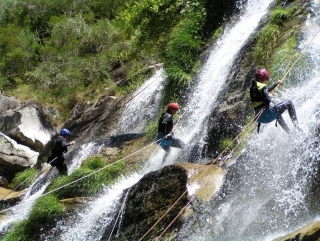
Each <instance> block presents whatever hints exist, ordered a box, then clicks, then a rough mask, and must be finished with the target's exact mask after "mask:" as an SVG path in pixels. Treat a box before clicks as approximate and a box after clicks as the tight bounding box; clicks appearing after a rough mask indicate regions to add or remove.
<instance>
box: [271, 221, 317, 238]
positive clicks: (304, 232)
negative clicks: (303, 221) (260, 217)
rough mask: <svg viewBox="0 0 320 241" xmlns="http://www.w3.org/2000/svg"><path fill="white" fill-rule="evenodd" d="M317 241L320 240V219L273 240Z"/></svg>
mask: <svg viewBox="0 0 320 241" xmlns="http://www.w3.org/2000/svg"><path fill="white" fill-rule="evenodd" d="M313 240H314V241H316V240H320V221H317V222H314V223H311V224H309V225H307V226H304V227H303V228H301V229H298V230H297V231H294V232H292V233H291V234H288V235H286V236H284V237H281V238H277V239H275V240H273V241H313Z"/></svg>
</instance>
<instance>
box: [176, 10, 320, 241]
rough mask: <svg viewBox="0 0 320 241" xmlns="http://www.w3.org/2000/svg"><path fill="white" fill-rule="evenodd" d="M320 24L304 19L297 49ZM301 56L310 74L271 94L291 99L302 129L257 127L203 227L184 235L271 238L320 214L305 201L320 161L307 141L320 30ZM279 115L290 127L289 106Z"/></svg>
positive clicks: (221, 239) (317, 102)
mask: <svg viewBox="0 0 320 241" xmlns="http://www.w3.org/2000/svg"><path fill="white" fill-rule="evenodd" d="M315 6H317V5H315ZM317 7H319V6H317ZM318 10H319V9H318V8H317V10H316V12H318ZM317 17H318V18H319V16H317ZM319 27H320V26H319V21H317V20H315V19H314V18H313V19H312V18H311V19H309V21H307V22H306V24H305V27H304V31H305V34H304V40H303V41H302V42H301V44H300V49H303V48H304V47H305V46H306V45H307V44H308V43H309V42H310V41H311V39H312V38H313V37H314V36H315V34H316V33H317V32H318V30H319ZM305 56H308V58H309V60H310V61H311V63H312V65H313V66H312V67H311V68H310V77H309V78H307V79H301V80H300V82H301V83H300V84H299V86H297V87H292V86H291V87H290V86H289V87H288V86H287V88H286V89H283V88H280V89H279V90H278V91H277V94H278V96H277V98H275V102H276V103H278V102H279V101H280V100H285V99H290V100H292V101H293V103H294V104H295V107H296V111H297V116H298V120H299V122H300V127H301V128H302V130H303V132H295V131H293V132H292V133H291V134H290V135H287V134H286V133H285V132H284V131H283V130H282V129H281V127H278V128H276V127H275V126H274V123H273V124H268V125H263V126H262V129H261V133H260V134H255V135H253V136H252V138H251V140H250V141H249V143H248V146H247V148H246V150H245V151H244V152H243V154H242V156H241V157H240V158H239V159H238V160H236V162H235V163H234V164H232V165H231V166H230V167H229V169H230V171H231V172H232V173H233V174H232V175H231V174H230V178H231V179H229V183H226V185H225V189H224V190H223V191H222V192H221V193H220V195H219V197H218V198H217V199H216V200H215V201H213V203H212V204H211V205H210V206H211V207H207V208H208V209H209V210H210V211H207V212H206V213H205V214H204V213H201V217H198V218H199V220H198V222H199V223H200V226H201V232H200V233H199V234H194V233H193V234H191V233H190V234H189V236H188V238H187V239H184V240H192V241H200V240H208V239H207V237H210V240H217V241H233V240H241V241H257V240H259V241H270V240H273V239H274V238H277V237H281V236H282V235H284V234H287V233H289V232H291V231H294V230H296V229H298V228H300V227H302V226H304V225H306V224H308V223H311V222H313V221H315V220H320V217H319V216H320V215H318V214H316V213H314V212H313V211H312V210H310V207H309V206H308V204H307V203H306V197H307V195H308V194H309V193H308V190H309V185H310V178H311V176H312V172H313V170H312V166H314V165H313V163H311V162H310V161H312V160H313V161H314V160H316V161H319V159H318V158H313V159H312V158H310V157H317V156H319V150H318V149H311V148H310V147H309V143H311V142H312V139H314V138H315V137H314V136H313V130H314V127H315V126H316V125H319V120H318V118H319V116H316V112H317V111H319V106H320V96H319V95H320V94H319V89H320V77H319V76H320V34H318V36H316V38H315V39H314V40H313V41H312V43H311V45H310V46H309V47H308V49H307V50H306V53H305ZM289 78H290V77H289ZM287 81H288V80H287ZM283 117H284V118H285V120H286V122H287V124H288V125H289V126H290V128H293V125H292V123H291V120H290V118H289V117H288V113H287V112H285V113H284V114H283ZM316 138H317V137H316ZM185 225H186V226H185V227H184V228H183V229H182V230H181V231H180V232H181V234H183V233H184V232H187V231H186V229H187V228H188V227H189V226H187V224H185Z"/></svg>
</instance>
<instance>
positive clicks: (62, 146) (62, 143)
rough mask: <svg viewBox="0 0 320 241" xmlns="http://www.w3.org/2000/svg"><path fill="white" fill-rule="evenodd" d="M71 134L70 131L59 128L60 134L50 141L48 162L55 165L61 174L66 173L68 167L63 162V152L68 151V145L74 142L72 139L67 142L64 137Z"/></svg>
mask: <svg viewBox="0 0 320 241" xmlns="http://www.w3.org/2000/svg"><path fill="white" fill-rule="evenodd" d="M70 135H71V132H70V131H69V130H67V129H61V131H60V135H59V136H58V137H56V138H55V139H54V140H53V142H52V149H51V156H50V157H49V158H48V163H49V164H50V165H51V166H53V167H56V168H57V169H58V171H59V172H60V173H61V174H67V173H68V168H67V165H66V164H65V159H64V156H63V154H64V153H66V152H68V146H69V145H73V144H75V142H74V141H72V142H70V144H67V140H66V138H68V137H69V136H70Z"/></svg>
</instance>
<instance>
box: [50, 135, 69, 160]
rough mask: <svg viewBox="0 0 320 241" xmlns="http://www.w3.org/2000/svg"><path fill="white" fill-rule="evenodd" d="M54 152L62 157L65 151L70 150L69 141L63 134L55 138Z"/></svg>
mask: <svg viewBox="0 0 320 241" xmlns="http://www.w3.org/2000/svg"><path fill="white" fill-rule="evenodd" d="M51 152H52V154H53V155H55V156H57V157H60V156H62V155H63V153H64V152H68V148H67V141H66V139H65V138H63V137H62V136H58V137H57V138H55V139H54V140H53V148H52V151H51Z"/></svg>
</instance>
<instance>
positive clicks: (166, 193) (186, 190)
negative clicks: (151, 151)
mask: <svg viewBox="0 0 320 241" xmlns="http://www.w3.org/2000/svg"><path fill="white" fill-rule="evenodd" d="M204 173H205V174H206V175H203V174H204ZM224 175H225V171H224V170H223V169H221V168H219V167H217V166H216V165H211V166H207V165H200V164H188V163H185V164H177V165H171V166H165V167H164V168H163V169H161V170H159V171H154V172H150V173H148V174H147V175H145V176H144V177H143V178H141V179H140V181H139V182H138V183H137V184H135V185H134V186H132V187H131V188H130V189H129V190H127V191H126V192H125V194H124V196H126V195H127V198H126V203H125V204H126V205H125V208H124V210H123V213H124V216H123V219H122V222H121V227H120V229H121V235H122V238H127V239H126V240H139V239H140V238H142V237H143V236H144V235H145V234H146V237H145V238H146V240H154V239H155V238H156V237H157V236H158V235H159V234H161V232H162V231H163V230H164V229H165V228H166V227H167V225H168V224H170V222H172V221H173V220H174V219H175V218H176V217H178V218H177V220H175V222H173V223H172V225H171V226H170V229H168V231H167V232H166V233H165V235H164V236H165V237H164V239H161V240H175V239H174V237H175V236H176V230H177V229H179V227H180V225H181V221H182V220H183V219H185V218H189V216H190V214H191V213H192V209H193V207H192V206H193V202H195V201H196V203H199V202H200V203H205V202H207V201H208V200H210V198H212V197H213V195H214V194H215V193H216V192H217V191H218V190H219V189H220V187H221V185H222V184H223V181H222V180H223V178H224ZM127 193H128V194H127ZM194 195H195V196H194ZM190 201H192V202H191V204H190V205H188V208H185V207H186V205H187V204H188V203H189V202H190ZM181 211H183V212H181ZM180 212H181V214H182V215H180ZM155 223H157V225H155V226H154V227H153V225H154V224H155ZM118 225H119V224H118ZM110 226H114V224H112V225H110ZM110 226H109V227H108V228H107V230H106V233H105V237H104V238H106V237H108V235H109V234H110V232H112V231H111V229H110ZM104 238H102V240H107V238H106V239H104ZM114 238H115V237H114ZM113 240H117V239H113ZM119 240H121V239H120V238H119Z"/></svg>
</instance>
